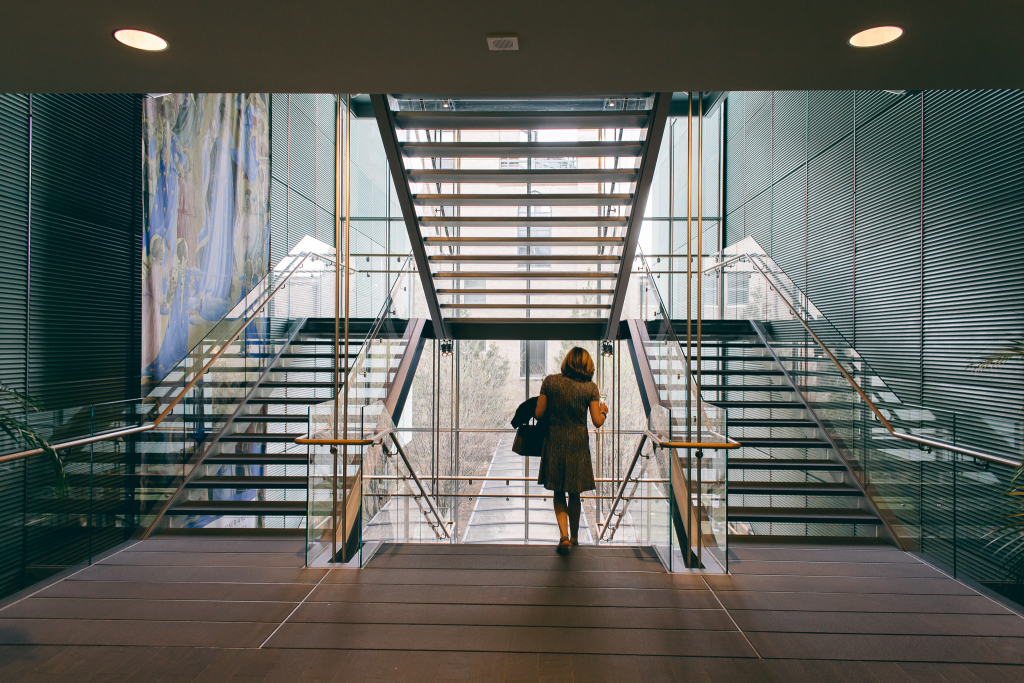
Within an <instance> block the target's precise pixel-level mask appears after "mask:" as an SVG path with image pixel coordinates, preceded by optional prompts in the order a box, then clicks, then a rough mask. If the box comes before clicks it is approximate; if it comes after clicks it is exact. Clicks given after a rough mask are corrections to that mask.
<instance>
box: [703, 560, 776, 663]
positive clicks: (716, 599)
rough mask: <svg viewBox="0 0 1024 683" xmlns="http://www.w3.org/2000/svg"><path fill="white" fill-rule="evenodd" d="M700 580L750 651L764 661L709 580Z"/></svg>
mask: <svg viewBox="0 0 1024 683" xmlns="http://www.w3.org/2000/svg"><path fill="white" fill-rule="evenodd" d="M700 578H701V581H703V582H704V585H705V586H707V587H708V591H710V592H711V595H712V596H713V597H714V598H715V602H717V603H718V606H719V607H721V608H722V611H723V612H725V615H726V616H727V617H729V621H731V622H732V625H733V626H735V627H736V630H737V631H739V633H740V635H741V636H743V640H745V641H746V642H747V645H748V646H749V647H750V649H751V650H753V651H754V654H755V655H757V658H758V659H764V658H763V657H762V656H761V653H760V652H758V650H757V648H756V647H754V644H753V643H752V642H750V638H747V634H746V633H744V632H743V629H741V628H740V625H739V624H737V623H736V620H735V619H733V618H732V614H730V613H729V610H728V609H727V608H726V606H725V605H723V604H722V601H721V600H719V599H718V595H717V594H716V593H715V589H714V588H712V587H711V584H710V583H708V580H707V579H705V578H704V577H703V576H701V577H700Z"/></svg>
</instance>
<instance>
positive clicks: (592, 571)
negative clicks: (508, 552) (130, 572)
mask: <svg viewBox="0 0 1024 683" xmlns="http://www.w3.org/2000/svg"><path fill="white" fill-rule="evenodd" d="M124 566H129V565H124ZM373 571H399V572H400V571H444V572H448V571H460V572H559V573H564V574H654V575H655V576H671V574H669V573H668V572H666V571H665V570H664V568H662V569H659V570H646V569H511V568H509V567H495V568H491V567H484V568H476V567H365V568H363V569H362V572H364V573H370V572H373ZM744 576H747V575H746V574H745V575H744ZM751 576H758V575H751Z"/></svg>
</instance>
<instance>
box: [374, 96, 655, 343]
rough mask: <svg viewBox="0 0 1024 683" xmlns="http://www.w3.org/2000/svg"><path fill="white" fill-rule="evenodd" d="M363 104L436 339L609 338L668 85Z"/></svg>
mask: <svg viewBox="0 0 1024 683" xmlns="http://www.w3.org/2000/svg"><path fill="white" fill-rule="evenodd" d="M371 100H372V101H373V108H374V113H375V115H376V118H377V122H378V125H379V127H380V131H381V138H382V141H383V143H384V149H385V152H386V153H387V156H388V161H389V164H390V168H391V171H392V176H393V179H394V184H395V188H396V191H397V195H398V199H399V203H400V204H401V207H402V213H403V215H404V216H405V220H406V228H407V231H408V233H409V238H410V242H411V245H412V250H413V256H414V259H415V262H416V267H417V270H418V272H419V276H420V278H421V282H422V285H423V291H424V294H425V296H426V303H427V308H428V310H429V312H430V316H431V319H432V321H433V325H434V334H435V336H437V337H438V338H474V339H527V338H530V339H552V338H560V339H598V338H602V337H605V338H609V337H610V336H614V334H613V333H614V329H617V322H618V319H619V316H620V314H621V310H622V304H623V300H624V296H625V289H626V284H627V282H628V279H629V269H630V265H631V264H632V261H633V254H634V252H635V248H636V241H637V237H638V236H639V233H640V225H641V222H642V217H643V213H644V206H645V203H646V200H647V195H648V193H649V188H650V183H651V179H652V177H653V173H654V165H655V160H656V159H657V156H658V149H659V146H660V144H661V139H662V133H663V131H664V128H665V122H666V120H667V117H668V111H669V105H670V100H671V95H670V94H667V93H660V94H659V93H638V94H632V95H621V94H616V95H608V96H569V97H541V98H536V97H533V98H527V97H515V96H500V97H499V96H494V97H486V96H484V97H449V96H427V95H415V96H414V95H372V96H371ZM623 264H625V265H623ZM570 311H571V315H570ZM609 321H612V322H611V323H610V322H609ZM567 330H568V331H567Z"/></svg>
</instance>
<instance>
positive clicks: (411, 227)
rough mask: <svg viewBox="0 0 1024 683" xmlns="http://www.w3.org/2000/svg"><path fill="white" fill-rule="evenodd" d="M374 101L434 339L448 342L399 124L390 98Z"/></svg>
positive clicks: (374, 108) (374, 97)
mask: <svg viewBox="0 0 1024 683" xmlns="http://www.w3.org/2000/svg"><path fill="white" fill-rule="evenodd" d="M370 101H371V102H372V103H373V112H374V114H375V115H376V117H377V126H378V128H380V139H381V142H382V143H383V144H384V153H385V154H387V157H388V165H389V166H390V167H391V177H392V179H393V180H394V182H395V192H396V193H397V194H398V203H399V205H400V206H401V207H402V216H404V217H405V229H406V230H407V231H408V233H409V243H410V244H411V245H412V255H413V259H414V260H415V261H416V269H417V270H418V271H419V273H420V282H421V284H422V285H423V296H424V297H425V298H426V300H427V310H428V311H430V320H431V322H432V323H433V327H434V335H435V337H436V338H437V339H447V336H446V335H445V331H444V321H443V320H442V319H441V307H440V306H438V303H437V292H436V291H435V290H434V283H433V279H432V276H431V274H430V263H429V262H428V261H427V250H426V247H425V246H424V244H423V235H422V234H421V232H420V225H419V221H418V220H417V218H416V209H415V207H413V205H412V192H411V191H410V189H409V179H408V177H407V176H406V174H405V166H404V164H403V163H402V156H401V154H400V153H399V151H398V138H397V137H396V135H395V120H394V117H393V116H392V114H391V108H390V107H389V106H388V96H387V95H370Z"/></svg>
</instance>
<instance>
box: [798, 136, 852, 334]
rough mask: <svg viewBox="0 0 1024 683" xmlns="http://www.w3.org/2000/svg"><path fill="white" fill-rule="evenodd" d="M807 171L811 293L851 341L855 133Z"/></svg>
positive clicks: (836, 145)
mask: <svg viewBox="0 0 1024 683" xmlns="http://www.w3.org/2000/svg"><path fill="white" fill-rule="evenodd" d="M851 120H852V119H851ZM807 175H808V191H807V290H806V291H807V296H809V297H810V298H811V301H813V302H814V303H815V305H817V306H818V308H819V309H821V311H822V312H824V313H825V315H826V316H827V317H828V319H829V320H830V321H831V322H832V324H833V325H835V327H836V329H838V330H839V332H840V333H842V334H843V336H844V337H846V339H847V340H849V341H850V342H851V343H853V342H854V339H853V317H854V262H853V258H854V243H853V136H852V135H850V136H847V137H846V138H844V139H843V140H842V141H841V142H839V143H837V144H835V145H833V146H832V147H830V148H829V149H828V150H827V151H825V152H824V153H822V154H820V155H818V156H817V157H812V158H811V160H810V162H809V165H808V170H807Z"/></svg>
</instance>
